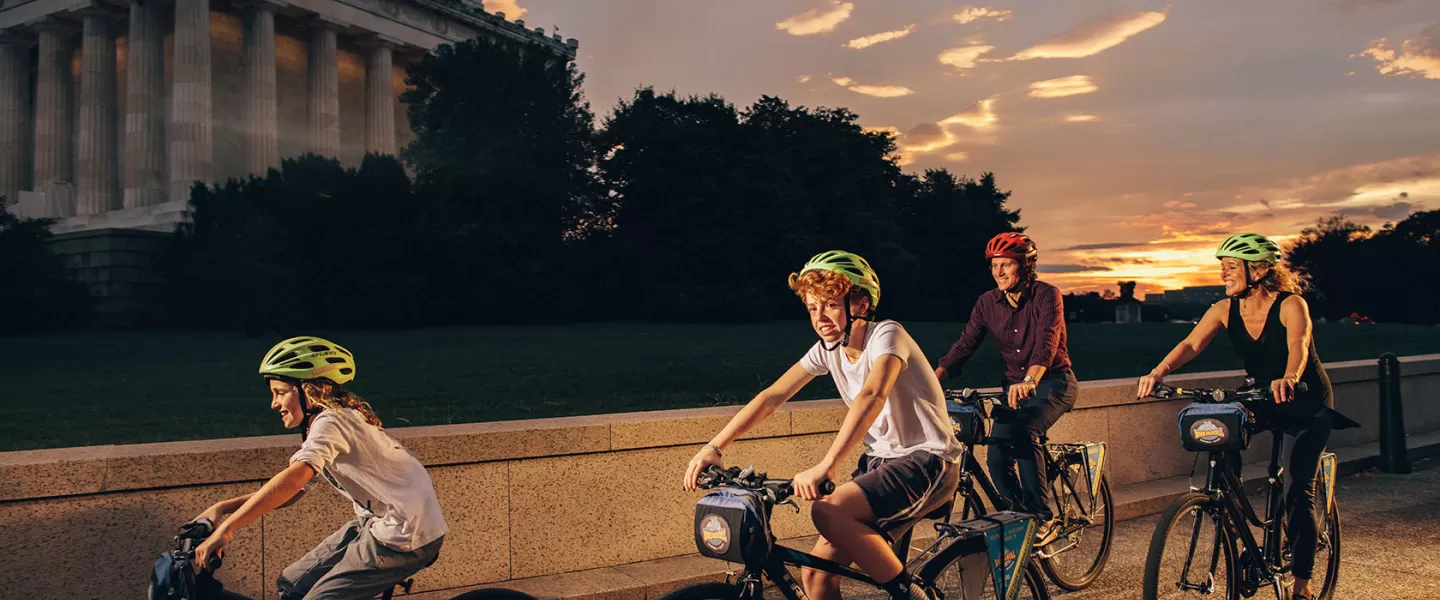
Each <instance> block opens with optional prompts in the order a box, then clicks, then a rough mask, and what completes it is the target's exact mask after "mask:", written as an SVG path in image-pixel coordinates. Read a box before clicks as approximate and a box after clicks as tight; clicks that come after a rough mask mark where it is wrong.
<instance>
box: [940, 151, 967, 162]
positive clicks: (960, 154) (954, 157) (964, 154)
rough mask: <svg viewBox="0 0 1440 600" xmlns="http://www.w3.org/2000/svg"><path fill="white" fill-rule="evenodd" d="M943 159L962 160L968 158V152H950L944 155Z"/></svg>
mask: <svg viewBox="0 0 1440 600" xmlns="http://www.w3.org/2000/svg"><path fill="white" fill-rule="evenodd" d="M945 160H953V161H957V162H959V161H963V160H970V154H969V153H967V152H951V153H949V154H946V155H945Z"/></svg>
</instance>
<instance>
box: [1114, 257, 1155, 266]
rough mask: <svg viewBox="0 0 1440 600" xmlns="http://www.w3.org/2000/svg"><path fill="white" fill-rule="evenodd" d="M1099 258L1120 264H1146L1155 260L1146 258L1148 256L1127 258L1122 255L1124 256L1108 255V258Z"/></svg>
mask: <svg viewBox="0 0 1440 600" xmlns="http://www.w3.org/2000/svg"><path fill="white" fill-rule="evenodd" d="M1100 260H1101V261H1102V262H1108V263H1115V264H1122V265H1148V264H1152V263H1154V262H1155V261H1153V260H1150V259H1148V258H1128V257H1124V256H1112V257H1110V258H1102V259H1100Z"/></svg>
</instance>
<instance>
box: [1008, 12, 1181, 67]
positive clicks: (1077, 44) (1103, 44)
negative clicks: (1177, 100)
mask: <svg viewBox="0 0 1440 600" xmlns="http://www.w3.org/2000/svg"><path fill="white" fill-rule="evenodd" d="M1164 21H1165V13H1164V12H1163V11H1151V12H1134V13H1125V14H1122V15H1118V16H1115V17H1112V18H1109V19H1105V20H1103V21H1094V22H1091V23H1086V24H1084V25H1081V26H1079V27H1076V28H1074V29H1071V30H1070V31H1067V32H1065V33H1062V34H1060V35H1059V36H1056V37H1054V38H1051V39H1050V40H1047V41H1045V42H1043V43H1041V44H1039V45H1037V46H1031V47H1029V48H1026V49H1024V50H1021V51H1020V52H1019V53H1017V54H1015V56H1011V57H1010V58H1007V59H1005V60H1032V59H1036V58H1084V57H1086V56H1094V55H1096V54H1099V53H1101V52H1104V51H1105V50H1109V49H1110V48H1114V47H1115V46H1118V45H1120V43H1121V42H1124V41H1125V40H1128V39H1130V38H1131V37H1133V36H1135V35H1136V34H1139V33H1140V32H1143V31H1145V30H1147V29H1150V28H1151V27H1154V26H1156V25H1159V24H1161V23H1163V22H1164Z"/></svg>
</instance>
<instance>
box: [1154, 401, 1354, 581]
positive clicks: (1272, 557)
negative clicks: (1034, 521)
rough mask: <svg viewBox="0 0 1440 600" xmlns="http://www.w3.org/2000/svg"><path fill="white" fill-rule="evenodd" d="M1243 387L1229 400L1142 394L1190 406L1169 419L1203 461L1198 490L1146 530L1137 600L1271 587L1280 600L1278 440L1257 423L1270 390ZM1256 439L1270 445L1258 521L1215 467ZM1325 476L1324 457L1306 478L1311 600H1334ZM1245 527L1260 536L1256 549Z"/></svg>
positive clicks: (1267, 424) (1331, 462)
mask: <svg viewBox="0 0 1440 600" xmlns="http://www.w3.org/2000/svg"><path fill="white" fill-rule="evenodd" d="M1249 385H1253V383H1250V384H1248V385H1247V387H1246V388H1241V389H1234V390H1232V389H1203V388H1175V387H1170V386H1166V385H1161V386H1157V387H1156V389H1155V392H1154V393H1153V394H1151V395H1152V396H1153V397H1156V398H1164V399H1177V398H1178V399H1188V400H1193V403H1192V404H1190V405H1189V406H1187V407H1185V409H1183V410H1181V412H1180V415H1179V424H1180V437H1181V442H1182V445H1183V446H1184V447H1185V449H1186V450H1190V451H1194V452H1199V453H1208V454H1209V461H1208V462H1209V472H1208V473H1207V475H1206V478H1205V487H1203V488H1196V487H1194V485H1193V484H1192V485H1191V488H1190V492H1189V493H1186V494H1184V495H1182V496H1180V497H1179V498H1178V499H1176V500H1175V502H1173V503H1171V504H1170V506H1169V508H1166V509H1165V512H1164V514H1162V515H1161V517H1160V522H1159V523H1158V524H1157V525H1156V526H1155V534H1154V536H1153V537H1152V538H1151V540H1150V553H1149V556H1148V557H1147V558H1146V561H1145V592H1144V597H1145V600H1156V599H1159V598H1166V599H1170V598H1187V597H1194V596H1221V597H1224V598H1229V599H1238V598H1241V597H1244V598H1249V597H1251V596H1254V595H1255V593H1256V592H1257V591H1259V589H1260V588H1261V587H1264V586H1271V587H1273V589H1274V591H1275V597H1276V598H1277V600H1283V599H1285V598H1288V594H1287V591H1286V589H1285V583H1284V577H1285V576H1286V574H1288V573H1289V572H1290V567H1291V561H1292V558H1293V556H1292V548H1291V545H1290V543H1289V542H1288V541H1287V540H1286V538H1285V526H1284V520H1285V519H1284V516H1285V514H1286V507H1285V482H1284V470H1283V469H1282V468H1281V467H1280V454H1281V444H1282V440H1283V439H1284V435H1283V433H1284V432H1283V429H1280V428H1278V427H1276V426H1274V425H1272V424H1271V423H1273V420H1271V419H1268V418H1267V417H1268V413H1269V407H1271V406H1273V403H1272V396H1271V393H1270V390H1269V389H1265V388H1251V387H1249ZM1302 385H1303V384H1302ZM1301 391H1303V388H1302V390H1301ZM1257 415H1258V418H1257ZM1262 431H1269V432H1270V433H1271V436H1272V438H1273V441H1272V443H1271V450H1270V466H1269V470H1268V472H1267V473H1268V474H1267V477H1266V481H1265V485H1266V487H1267V488H1268V500H1267V502H1266V505H1265V515H1264V517H1263V518H1261V517H1260V516H1259V515H1257V514H1256V512H1255V508H1254V506H1252V504H1251V502H1250V500H1249V498H1248V497H1247V496H1246V495H1245V491H1244V487H1243V485H1242V484H1241V482H1240V479H1239V478H1238V477H1237V476H1236V475H1235V473H1234V472H1232V471H1231V468H1230V465H1229V463H1228V461H1227V460H1226V457H1225V453H1226V452H1239V451H1241V450H1244V449H1245V448H1246V447H1247V446H1248V445H1249V441H1250V435H1251V434H1254V433H1259V432H1262ZM1198 458H1199V457H1198V455H1197V460H1198ZM1335 466H1336V461H1335V455H1334V454H1331V453H1324V454H1322V455H1321V460H1320V473H1319V475H1318V476H1317V477H1316V485H1317V486H1318V487H1319V492H1320V493H1319V494H1318V495H1317V497H1316V503H1315V504H1316V510H1317V511H1320V512H1323V515H1317V516H1319V517H1320V519H1319V521H1320V523H1321V526H1320V531H1319V535H1318V538H1319V539H1318V544H1317V547H1316V556H1315V564H1316V566H1317V567H1318V568H1317V569H1316V571H1315V573H1314V576H1315V578H1314V579H1313V580H1312V583H1313V584H1314V585H1316V586H1318V589H1319V590H1320V593H1319V596H1318V598H1330V597H1331V595H1332V594H1333V593H1334V592H1335V582H1336V578H1337V577H1338V575H1339V570H1340V509H1339V507H1338V506H1337V505H1336V502H1335ZM1193 474H1194V473H1193V472H1192V477H1193ZM1252 527H1254V528H1258V529H1260V530H1261V532H1262V533H1261V539H1260V541H1259V542H1256V540H1255V534H1254V532H1253V531H1252V530H1251V528H1252ZM1172 536H1173V537H1172Z"/></svg>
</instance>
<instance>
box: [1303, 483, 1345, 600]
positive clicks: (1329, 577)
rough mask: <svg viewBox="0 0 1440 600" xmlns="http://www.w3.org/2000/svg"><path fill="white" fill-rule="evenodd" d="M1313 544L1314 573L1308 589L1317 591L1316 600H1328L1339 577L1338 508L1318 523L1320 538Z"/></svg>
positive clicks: (1333, 509) (1333, 507)
mask: <svg viewBox="0 0 1440 600" xmlns="http://www.w3.org/2000/svg"><path fill="white" fill-rule="evenodd" d="M1319 538H1320V539H1319V540H1318V541H1317V543H1316V544H1315V573H1314V576H1315V578H1314V579H1311V580H1310V589H1312V590H1319V593H1320V595H1319V596H1316V598H1317V599H1318V600H1330V598H1332V597H1334V594H1335V582H1336V580H1337V579H1339V577H1340V506H1339V505H1338V504H1337V505H1335V506H1331V507H1330V512H1329V514H1327V515H1326V516H1325V520H1324V521H1321V523H1320V536H1319Z"/></svg>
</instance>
